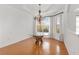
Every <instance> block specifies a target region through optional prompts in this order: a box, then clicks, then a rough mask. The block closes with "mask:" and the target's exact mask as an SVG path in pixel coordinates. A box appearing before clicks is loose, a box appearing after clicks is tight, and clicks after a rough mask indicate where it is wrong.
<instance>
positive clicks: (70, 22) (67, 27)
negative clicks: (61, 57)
mask: <svg viewBox="0 0 79 59" xmlns="http://www.w3.org/2000/svg"><path fill="white" fill-rule="evenodd" d="M67 8H68V9H66V11H65V14H64V33H65V34H64V42H65V45H66V48H67V50H68V53H69V54H79V46H78V45H79V37H78V36H77V35H76V34H75V32H76V18H75V15H76V13H75V9H76V8H79V5H69V6H68V7H67Z"/></svg>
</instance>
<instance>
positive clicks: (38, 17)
mask: <svg viewBox="0 0 79 59" xmlns="http://www.w3.org/2000/svg"><path fill="white" fill-rule="evenodd" d="M38 6H39V10H38V13H39V14H38V15H37V16H35V20H37V21H38V22H39V23H41V20H42V16H41V4H38Z"/></svg>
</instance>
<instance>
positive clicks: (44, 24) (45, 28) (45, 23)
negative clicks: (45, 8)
mask: <svg viewBox="0 0 79 59" xmlns="http://www.w3.org/2000/svg"><path fill="white" fill-rule="evenodd" d="M40 26H41V29H40ZM49 27H50V17H44V18H43V19H42V21H41V25H40V24H39V22H38V21H37V20H36V33H38V34H39V33H42V34H45V35H48V33H49V29H50V28H49Z"/></svg>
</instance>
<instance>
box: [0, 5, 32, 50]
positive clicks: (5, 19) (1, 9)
mask: <svg viewBox="0 0 79 59" xmlns="http://www.w3.org/2000/svg"><path fill="white" fill-rule="evenodd" d="M32 34H33V17H32V16H31V15H30V14H29V13H27V12H23V11H21V10H19V9H16V8H12V7H11V6H9V5H0V48H1V47H5V46H7V45H10V44H13V43H16V42H18V41H21V40H24V39H26V38H29V37H30V35H32Z"/></svg>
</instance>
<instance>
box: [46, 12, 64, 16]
mask: <svg viewBox="0 0 79 59" xmlns="http://www.w3.org/2000/svg"><path fill="white" fill-rule="evenodd" d="M62 13H64V12H59V13H57V14H55V15H51V16H45V17H53V16H56V15H59V14H62Z"/></svg>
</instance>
